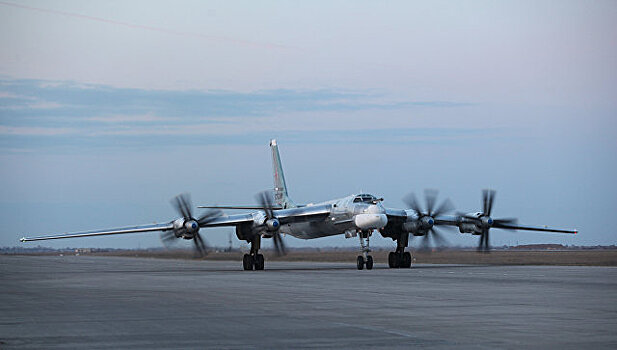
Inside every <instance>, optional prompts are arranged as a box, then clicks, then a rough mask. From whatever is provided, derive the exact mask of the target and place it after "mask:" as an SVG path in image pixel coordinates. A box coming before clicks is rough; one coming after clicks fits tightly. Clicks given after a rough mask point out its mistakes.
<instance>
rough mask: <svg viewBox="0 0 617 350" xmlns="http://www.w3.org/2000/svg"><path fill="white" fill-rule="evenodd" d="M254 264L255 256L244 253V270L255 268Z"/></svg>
mask: <svg viewBox="0 0 617 350" xmlns="http://www.w3.org/2000/svg"><path fill="white" fill-rule="evenodd" d="M254 265H255V262H254V261H253V257H252V256H250V255H249V254H244V257H243V258H242V267H244V270H246V271H250V270H253V267H254Z"/></svg>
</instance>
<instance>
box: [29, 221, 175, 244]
mask: <svg viewBox="0 0 617 350" xmlns="http://www.w3.org/2000/svg"><path fill="white" fill-rule="evenodd" d="M172 228H173V225H172V224H171V223H166V224H152V225H140V226H131V227H122V228H116V229H111V230H96V231H83V232H73V233H64V234H59V235H50V236H37V237H23V238H21V239H20V241H22V242H30V241H42V240H47V239H60V238H75V237H90V236H105V235H119V234H125V233H137V232H152V231H167V230H171V229H172Z"/></svg>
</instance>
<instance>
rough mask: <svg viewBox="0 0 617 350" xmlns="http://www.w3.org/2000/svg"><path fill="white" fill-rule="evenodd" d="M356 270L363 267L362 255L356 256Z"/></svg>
mask: <svg viewBox="0 0 617 350" xmlns="http://www.w3.org/2000/svg"><path fill="white" fill-rule="evenodd" d="M356 266H357V267H358V270H362V269H363V268H364V258H363V257H362V256H358V262H357V264H356Z"/></svg>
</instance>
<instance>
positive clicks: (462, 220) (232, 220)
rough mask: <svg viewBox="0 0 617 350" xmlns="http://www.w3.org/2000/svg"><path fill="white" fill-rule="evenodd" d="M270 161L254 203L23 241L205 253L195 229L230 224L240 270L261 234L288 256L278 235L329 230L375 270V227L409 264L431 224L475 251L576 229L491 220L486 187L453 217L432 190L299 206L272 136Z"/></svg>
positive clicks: (184, 209)
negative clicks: (242, 248) (470, 209)
mask: <svg viewBox="0 0 617 350" xmlns="http://www.w3.org/2000/svg"><path fill="white" fill-rule="evenodd" d="M270 148H271V150H272V166H273V172H274V190H273V191H272V192H269V191H266V192H262V193H260V194H258V195H257V201H258V203H259V205H257V206H200V207H199V208H202V209H206V210H205V211H204V212H203V213H202V214H201V215H199V216H197V217H195V216H194V215H193V210H192V205H191V201H190V198H189V196H188V195H187V194H182V195H179V196H177V197H176V198H174V199H173V200H172V204H173V205H174V206H175V208H176V210H177V211H178V213H179V214H180V216H181V217H180V218H178V219H175V220H172V221H170V222H167V223H162V224H154V225H141V226H134V227H125V228H118V229H110V230H99V231H84V232H75V233H67V234H60V235H50V236H38V237H24V238H21V241H22V242H29V241H39V240H49V239H62V238H75V237H89V236H103V235H117V234H126V233H138V232H155V231H160V232H161V239H162V240H163V242H169V241H174V240H178V239H185V240H192V241H193V243H194V245H195V249H196V250H197V252H198V253H199V254H201V255H203V254H206V252H207V247H206V244H205V242H204V240H203V238H202V237H201V235H200V233H199V231H200V229H201V228H207V227H221V226H232V227H235V229H236V236H237V237H238V239H240V240H244V241H246V242H248V243H250V247H251V248H250V252H249V253H248V254H244V257H243V260H242V266H243V268H244V270H263V269H264V266H265V263H264V256H263V255H262V254H260V253H259V250H260V249H261V240H262V239H272V241H273V243H274V248H275V251H276V253H277V254H278V255H282V254H285V253H286V249H285V244H284V242H283V239H282V235H290V236H293V237H296V238H301V239H313V238H319V237H326V236H332V235H344V236H345V237H346V238H352V237H358V238H359V241H360V247H361V253H362V254H361V255H359V256H358V258H357V261H356V266H357V268H358V269H359V270H362V269H363V268H364V267H366V268H367V269H369V270H370V269H372V268H373V257H372V256H371V255H370V252H371V249H370V247H369V243H370V237H371V235H372V234H373V233H374V232H375V231H377V232H379V233H380V234H381V235H382V236H383V237H387V238H391V239H392V240H394V241H396V243H397V244H396V250H395V251H392V252H390V254H389V255H388V266H389V267H390V268H399V267H404V268H409V267H411V262H412V258H411V253H410V252H408V251H405V248H406V247H407V246H408V245H409V238H410V237H415V236H419V237H423V238H422V244H423V245H424V246H428V243H429V240H430V239H432V240H433V241H435V242H437V243H443V242H445V240H444V239H443V238H442V237H441V234H440V233H439V232H438V231H437V229H436V226H443V227H449V228H454V229H456V228H458V230H459V231H460V233H471V234H472V235H479V236H480V241H479V246H478V250H480V251H488V249H489V243H488V242H489V230H490V229H491V228H499V229H506V230H533V231H545V232H560V233H576V232H577V231H575V230H560V229H550V228H546V227H533V226H519V225H517V223H516V219H493V218H492V217H491V211H492V206H493V202H494V198H495V192H494V191H489V190H484V192H483V210H482V212H476V213H468V214H461V213H457V214H454V215H447V213H449V212H451V211H453V210H454V208H453V206H452V204H451V203H450V201H449V200H445V201H443V202H442V203H441V204H440V205H439V206H437V207H436V206H435V205H436V202H437V200H436V199H437V191H434V190H427V191H426V192H425V197H426V198H425V199H426V209H425V210H424V209H423V208H422V207H421V206H420V205H419V203H418V201H417V199H416V197H415V196H414V195H413V194H410V195H408V196H407V197H405V198H404V201H405V203H406V204H407V206H408V208H407V209H394V208H386V207H384V206H383V204H382V202H383V198H378V197H376V196H374V195H371V194H367V193H363V194H355V195H350V196H347V197H343V198H340V199H334V200H330V201H326V202H322V203H317V204H306V205H296V204H295V203H294V202H293V201H292V200H291V199H290V198H289V195H288V193H287V186H286V184H285V176H284V174H283V168H282V166H281V159H280V155H279V151H278V146H277V143H276V140H271V141H270ZM223 209H227V210H250V211H249V212H247V213H242V214H232V215H224V214H223V211H222V210H223Z"/></svg>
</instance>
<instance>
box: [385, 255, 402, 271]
mask: <svg viewBox="0 0 617 350" xmlns="http://www.w3.org/2000/svg"><path fill="white" fill-rule="evenodd" d="M388 266H389V267H390V268H391V269H396V268H398V267H400V266H401V259H399V255H398V254H397V253H395V252H390V254H388Z"/></svg>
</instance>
